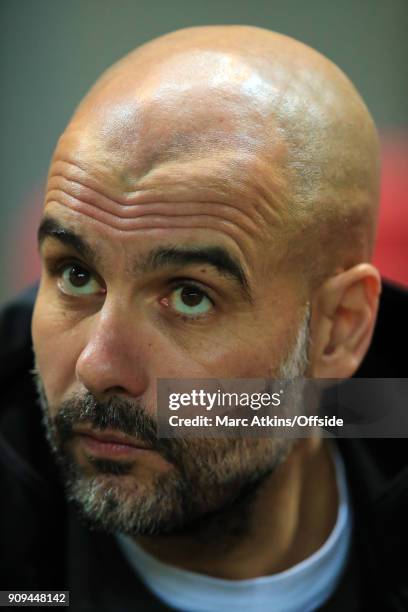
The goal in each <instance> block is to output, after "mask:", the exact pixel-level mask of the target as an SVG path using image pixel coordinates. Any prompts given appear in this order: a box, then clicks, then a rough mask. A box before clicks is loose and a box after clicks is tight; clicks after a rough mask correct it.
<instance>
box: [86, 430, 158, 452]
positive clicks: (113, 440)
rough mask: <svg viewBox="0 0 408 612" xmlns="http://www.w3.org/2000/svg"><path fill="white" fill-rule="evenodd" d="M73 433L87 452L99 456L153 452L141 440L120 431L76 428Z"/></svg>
mask: <svg viewBox="0 0 408 612" xmlns="http://www.w3.org/2000/svg"><path fill="white" fill-rule="evenodd" d="M74 433H75V434H77V435H78V436H79V437H80V439H81V442H82V444H83V445H84V447H85V448H86V450H87V451H88V452H90V453H91V454H92V455H95V456H99V457H117V458H119V457H129V456H131V455H135V454H140V453H146V452H153V449H152V448H151V447H150V446H148V445H147V444H145V443H144V442H142V441H141V440H135V439H133V438H130V437H129V436H126V435H125V434H122V433H120V432H111V431H98V430H93V429H77V430H75V432H74Z"/></svg>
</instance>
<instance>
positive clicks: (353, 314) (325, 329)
mask: <svg viewBox="0 0 408 612" xmlns="http://www.w3.org/2000/svg"><path fill="white" fill-rule="evenodd" d="M380 292H381V278H380V274H379V272H378V270H377V269H376V268H375V267H374V266H372V265H371V264H368V263H362V264H358V265H357V266H354V267H353V268H350V269H349V270H346V271H340V272H339V273H338V274H336V275H335V276H332V277H331V278H329V279H328V280H327V281H325V282H324V283H323V285H321V286H320V287H319V288H318V289H317V291H316V292H315V295H314V296H313V300H312V318H311V338H312V343H311V350H310V355H309V360H310V361H309V362H310V365H309V375H310V376H312V377H314V378H349V377H350V376H352V375H353V374H354V372H355V371H356V370H357V368H358V367H359V365H360V363H361V362H362V360H363V357H364V355H365V354H366V352H367V350H368V347H369V345H370V342H371V338H372V335H373V331H374V325H375V321H376V318H377V311H378V303H379V296H380Z"/></svg>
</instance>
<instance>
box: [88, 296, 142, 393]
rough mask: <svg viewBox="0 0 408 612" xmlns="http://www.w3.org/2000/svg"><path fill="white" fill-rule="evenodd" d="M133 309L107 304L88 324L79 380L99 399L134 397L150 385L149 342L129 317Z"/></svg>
mask: <svg viewBox="0 0 408 612" xmlns="http://www.w3.org/2000/svg"><path fill="white" fill-rule="evenodd" d="M129 310H130V309H129V308H126V306H124V305H118V304H112V303H109V302H108V301H105V304H104V306H103V307H102V309H101V310H100V311H99V312H98V313H96V314H95V315H93V317H92V318H90V319H89V320H88V321H87V322H83V323H84V325H85V324H86V325H87V328H86V344H85V346H84V348H83V350H82V352H81V353H80V355H79V357H78V359H77V363H76V377H77V380H79V381H80V382H81V383H82V385H84V386H85V387H86V389H88V390H89V391H90V392H91V393H92V394H93V395H95V396H96V397H98V398H99V399H102V398H106V396H107V395H109V394H121V395H126V396H129V397H132V398H135V397H139V396H140V395H142V394H143V393H144V392H145V390H146V388H147V385H148V379H147V371H146V363H147V359H146V353H145V348H144V347H146V346H147V341H146V339H145V342H143V339H142V335H143V334H142V331H141V326H140V325H137V324H135V320H134V317H130V316H129Z"/></svg>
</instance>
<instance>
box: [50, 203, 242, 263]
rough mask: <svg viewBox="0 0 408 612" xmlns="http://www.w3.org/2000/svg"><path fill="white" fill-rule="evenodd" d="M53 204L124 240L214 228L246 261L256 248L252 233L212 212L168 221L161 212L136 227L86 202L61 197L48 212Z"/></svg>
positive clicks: (212, 229) (140, 222)
mask: <svg viewBox="0 0 408 612" xmlns="http://www.w3.org/2000/svg"><path fill="white" fill-rule="evenodd" d="M49 208H51V209H55V208H56V209H57V210H58V209H61V210H62V212H63V218H65V219H67V217H66V212H67V211H69V212H68V215H69V216H68V222H69V221H70V217H71V215H72V216H73V218H74V219H75V220H76V221H77V220H79V221H81V219H82V218H85V219H89V220H90V222H91V223H92V225H93V226H95V227H96V226H98V225H100V226H102V227H103V228H104V229H107V228H109V229H110V230H114V231H115V232H118V234H119V237H120V238H121V244H122V238H125V237H128V236H129V238H130V236H131V234H132V233H134V234H135V236H137V235H138V234H139V233H142V235H143V234H144V233H145V234H150V233H151V234H152V235H153V236H154V235H157V233H159V235H160V234H161V233H162V232H163V231H165V232H167V231H168V230H174V231H186V232H191V231H192V230H211V232H216V233H219V234H221V235H222V236H223V237H224V238H225V237H227V238H228V239H230V240H232V241H233V243H234V245H235V247H236V248H237V250H238V253H239V254H240V256H241V257H242V259H243V261H244V262H247V261H250V260H251V259H253V253H252V251H253V248H254V240H252V241H251V240H249V239H248V236H246V235H242V232H241V233H240V234H239V235H238V232H237V231H235V232H234V231H232V230H233V229H234V228H233V227H232V228H231V226H232V224H231V223H228V222H226V221H222V222H221V223H220V221H219V220H218V219H217V220H216V222H215V223H214V219H213V218H211V217H209V216H208V215H196V216H195V217H192V216H190V217H186V216H183V217H177V216H175V217H174V218H169V217H166V218H165V219H164V222H163V217H160V216H159V215H155V216H153V215H152V216H151V217H150V216H149V217H148V218H147V219H143V218H139V219H137V220H136V221H137V222H138V223H134V225H133V226H132V227H129V225H127V226H126V225H123V224H118V225H115V224H112V222H111V219H110V218H102V215H101V216H100V217H95V215H94V214H92V212H91V214H90V213H89V211H88V210H86V205H84V206H82V207H81V209H77V208H74V207H72V206H70V205H67V204H64V203H63V202H61V201H50V202H48V204H47V206H46V207H45V209H44V212H46V211H47V209H49ZM51 214H52V216H53V217H55V218H56V220H58V213H57V214H55V213H54V214H53V213H51ZM124 221H127V220H124ZM76 227H78V226H76ZM166 240H173V241H174V238H171V237H169V238H166ZM187 240H188V242H189V243H191V244H194V241H195V240H196V236H194V235H191V234H190V235H189V236H187ZM245 267H246V266H245Z"/></svg>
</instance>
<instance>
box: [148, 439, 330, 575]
mask: <svg viewBox="0 0 408 612" xmlns="http://www.w3.org/2000/svg"><path fill="white" fill-rule="evenodd" d="M337 507H338V494H337V487H336V477H335V471H334V465H333V461H332V459H331V455H330V452H329V448H328V443H327V440H322V439H302V440H299V441H298V443H297V444H296V445H295V446H294V448H293V449H292V451H291V453H290V455H289V456H288V457H287V459H286V460H285V461H284V462H283V463H282V464H281V465H279V466H278V467H277V469H276V470H275V471H274V472H273V473H272V474H271V475H270V476H269V477H268V478H267V479H266V480H265V481H264V482H263V483H262V484H261V485H260V486H259V488H258V490H257V491H256V494H253V493H252V495H251V494H249V495H248V496H247V498H246V499H244V500H241V501H240V502H239V503H238V504H236V505H235V506H234V507H233V508H229V509H228V510H225V511H224V512H223V513H220V514H218V515H217V516H214V517H213V518H212V519H211V520H209V522H208V524H207V525H206V527H205V528H204V529H203V528H202V527H200V528H199V529H197V530H196V531H189V532H188V533H183V534H177V535H166V536H152V537H149V536H143V537H138V538H137V541H138V543H139V544H140V545H141V546H142V547H143V548H145V549H146V550H147V551H148V552H150V553H151V554H152V555H154V556H155V557H157V558H159V559H160V560H161V561H163V562H164V563H168V564H171V565H175V566H178V567H181V568H184V569H187V570H189V571H193V572H197V573H200V574H206V575H209V576H214V577H217V578H224V579H229V580H245V579H248V578H255V577H258V576H267V575H271V574H275V573H278V572H282V571H284V570H286V569H288V568H290V567H292V566H293V565H295V564H297V563H300V562H301V561H303V560H304V559H306V558H307V557H309V556H310V555H311V554H313V553H314V552H315V551H316V550H318V548H320V547H321V546H322V545H323V543H324V542H325V540H326V539H327V538H328V536H329V534H330V532H331V531H332V529H333V527H334V524H335V521H336V516H337ZM243 527H244V528H243Z"/></svg>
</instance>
